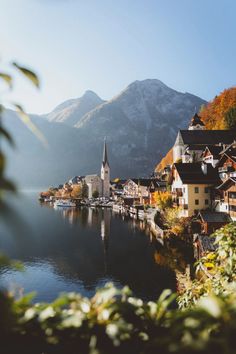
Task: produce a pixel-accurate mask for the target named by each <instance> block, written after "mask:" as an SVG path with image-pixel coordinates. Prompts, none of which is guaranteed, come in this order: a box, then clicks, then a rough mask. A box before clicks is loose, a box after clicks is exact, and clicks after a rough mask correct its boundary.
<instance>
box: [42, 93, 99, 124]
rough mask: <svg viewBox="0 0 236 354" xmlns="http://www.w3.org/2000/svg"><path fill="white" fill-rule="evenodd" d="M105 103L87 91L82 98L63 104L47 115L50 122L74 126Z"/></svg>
mask: <svg viewBox="0 0 236 354" xmlns="http://www.w3.org/2000/svg"><path fill="white" fill-rule="evenodd" d="M103 102H105V101H103V100H102V99H101V98H100V97H99V96H98V95H97V94H96V93H95V92H93V91H90V90H88V91H86V92H85V93H84V95H83V96H82V97H80V98H75V99H71V100H68V101H65V102H63V103H61V104H60V105H59V106H57V107H56V108H55V109H54V110H53V111H52V112H51V113H49V114H47V115H45V118H46V119H47V120H48V121H50V122H60V123H65V124H67V125H70V126H73V125H74V124H76V123H78V122H79V121H80V119H81V118H82V117H83V116H84V115H85V114H86V113H88V112H89V111H91V110H92V109H94V108H95V107H97V106H99V105H100V104H102V103H103Z"/></svg>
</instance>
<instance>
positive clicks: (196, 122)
mask: <svg viewBox="0 0 236 354" xmlns="http://www.w3.org/2000/svg"><path fill="white" fill-rule="evenodd" d="M196 125H201V126H203V127H204V126H205V124H204V123H203V121H202V120H201V118H200V116H199V115H198V114H197V113H195V114H194V116H193V117H192V118H191V122H190V125H189V126H190V127H195V126H196Z"/></svg>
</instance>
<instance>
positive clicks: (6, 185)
mask: <svg viewBox="0 0 236 354" xmlns="http://www.w3.org/2000/svg"><path fill="white" fill-rule="evenodd" d="M1 189H3V190H7V191H10V192H15V191H16V188H15V185H14V184H13V183H12V182H11V181H8V180H6V179H5V178H3V177H2V178H1V179H0V190H1Z"/></svg>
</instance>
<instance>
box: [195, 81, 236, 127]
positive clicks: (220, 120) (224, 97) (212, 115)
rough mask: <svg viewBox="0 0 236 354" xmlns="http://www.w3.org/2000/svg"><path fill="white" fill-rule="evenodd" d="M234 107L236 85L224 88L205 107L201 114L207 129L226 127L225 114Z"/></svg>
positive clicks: (235, 105) (235, 104)
mask: <svg viewBox="0 0 236 354" xmlns="http://www.w3.org/2000/svg"><path fill="white" fill-rule="evenodd" d="M232 107H236V87H232V88H229V89H227V90H224V91H223V92H222V93H220V95H219V96H216V97H215V98H214V99H213V100H212V101H211V102H209V103H208V104H207V105H206V106H205V107H203V109H202V110H201V112H200V113H199V114H200V117H201V119H202V120H203V122H204V123H205V125H206V129H210V130H211V129H212V130H215V129H225V128H226V126H225V122H224V115H225V113H226V112H227V111H228V110H229V109H230V108H232Z"/></svg>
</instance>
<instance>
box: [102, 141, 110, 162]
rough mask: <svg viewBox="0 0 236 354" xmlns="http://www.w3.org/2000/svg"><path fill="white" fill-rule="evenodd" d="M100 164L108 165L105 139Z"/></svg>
mask: <svg viewBox="0 0 236 354" xmlns="http://www.w3.org/2000/svg"><path fill="white" fill-rule="evenodd" d="M102 164H103V166H105V165H106V164H107V165H108V166H109V162H108V154H107V143H106V139H104V146H103V158H102Z"/></svg>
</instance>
